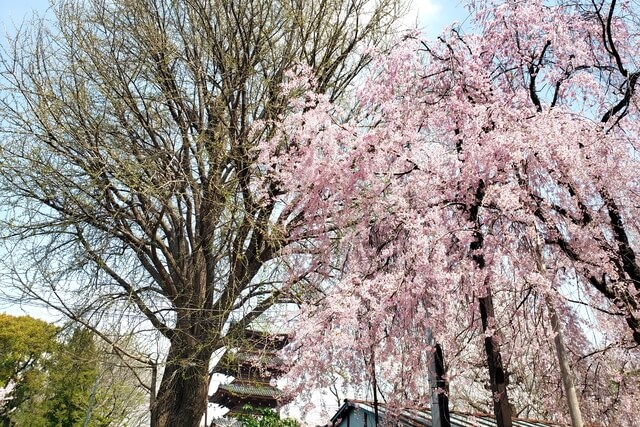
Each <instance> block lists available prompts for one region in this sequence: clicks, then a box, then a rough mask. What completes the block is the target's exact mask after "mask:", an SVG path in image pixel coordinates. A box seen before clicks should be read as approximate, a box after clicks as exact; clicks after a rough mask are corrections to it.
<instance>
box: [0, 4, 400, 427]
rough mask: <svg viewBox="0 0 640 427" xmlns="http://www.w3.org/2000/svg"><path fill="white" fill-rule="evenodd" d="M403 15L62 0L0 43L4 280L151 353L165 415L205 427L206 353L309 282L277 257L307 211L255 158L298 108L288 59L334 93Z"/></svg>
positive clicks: (368, 7) (373, 8)
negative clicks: (276, 124)
mask: <svg viewBox="0 0 640 427" xmlns="http://www.w3.org/2000/svg"><path fill="white" fill-rule="evenodd" d="M401 12H402V10H401V9H400V7H399V5H398V2H397V1H395V0H378V1H375V2H371V1H369V0H349V1H342V0H322V1H317V2H316V1H314V2H309V1H302V0H294V1H275V2H274V1H270V0H269V1H266V0H258V1H256V0H234V1H218V0H116V1H106V0H84V1H81V0H65V1H61V2H57V3H56V5H55V7H54V13H55V18H54V19H53V20H52V22H51V23H49V22H46V21H43V22H36V23H34V25H31V26H25V27H24V28H23V30H22V31H21V32H19V33H18V35H17V36H16V37H15V38H14V40H13V41H11V43H10V47H9V48H8V50H7V51H5V52H4V53H3V55H2V59H1V65H0V68H1V70H0V75H1V76H2V77H0V80H1V83H0V85H1V87H2V92H1V95H0V96H1V101H0V122H1V123H2V126H1V128H2V130H1V132H2V136H3V142H2V164H1V167H0V174H1V179H0V187H1V188H0V192H1V194H2V197H1V203H2V207H3V212H2V214H1V215H0V217H1V218H2V220H1V221H2V229H3V231H2V236H3V238H4V239H5V242H7V251H8V253H9V254H10V255H9V256H8V257H7V258H6V259H5V263H4V264H5V265H4V267H5V271H6V276H7V280H10V281H12V283H13V284H14V286H15V287H16V288H17V289H19V290H20V291H21V292H22V296H23V297H24V298H31V299H37V300H38V301H40V302H41V303H45V304H48V305H50V306H51V307H53V308H56V309H57V310H59V311H60V312H62V313H64V314H65V315H66V316H68V317H69V318H71V319H72V320H74V321H76V322H79V323H80V324H82V325H84V326H85V327H88V328H92V329H93V331H94V332H95V333H96V334H98V335H99V336H100V337H101V338H102V339H103V340H105V341H107V342H109V343H110V345H111V346H112V347H113V348H114V349H116V351H117V352H118V353H119V354H121V355H123V356H125V355H126V356H127V357H129V358H130V360H135V361H136V363H146V364H148V365H149V366H150V367H151V368H152V369H153V372H156V368H157V365H158V363H159V365H160V367H161V369H160V370H161V371H162V372H163V375H162V380H161V382H160V385H159V387H156V385H155V384H154V383H152V384H150V385H148V387H149V389H150V391H151V413H152V424H153V425H154V426H173V425H182V426H196V425H198V424H199V423H200V420H201V418H202V415H203V413H204V411H205V408H206V405H207V389H208V381H209V378H210V372H209V364H210V359H211V357H212V354H213V353H214V352H215V351H216V350H219V349H220V348H222V347H224V346H225V345H226V339H227V337H232V336H233V335H234V334H235V333H236V332H238V331H241V330H243V329H244V328H245V327H246V326H247V325H248V324H250V323H251V322H252V321H254V320H255V319H256V318H258V317H259V316H260V315H262V314H263V313H264V312H265V311H266V310H268V309H269V308H270V307H272V306H273V305H274V304H275V303H277V302H282V301H291V300H293V299H295V298H297V293H298V292H299V290H300V287H299V286H297V287H295V289H294V288H293V287H283V286H281V285H280V283H281V278H282V274H281V273H282V271H283V269H284V268H279V267H278V266H279V265H281V263H282V262H283V260H282V259H281V258H280V255H279V252H278V250H279V249H280V248H281V247H283V246H287V245H289V244H291V242H292V237H291V235H290V234H289V232H288V231H287V229H288V227H290V226H293V225H294V224H293V223H294V222H295V221H294V219H292V218H289V217H287V216H282V215H281V208H280V205H279V204H278V202H277V200H276V198H275V195H276V194H277V193H278V188H277V186H276V185H275V183H269V182H264V181H262V180H258V179H257V177H258V176H260V175H261V173H262V166H261V165H259V164H257V163H256V156H257V151H256V147H257V145H258V144H259V143H260V142H261V141H263V140H264V139H265V138H267V137H269V136H270V135H271V133H272V132H273V126H272V125H271V123H272V122H273V121H274V120H275V119H277V118H278V117H281V116H284V115H286V114H287V113H288V112H289V106H288V102H287V97H288V94H287V93H286V92H285V91H284V90H283V87H284V86H286V82H287V81H288V77H287V73H286V72H287V70H290V69H294V68H296V67H307V68H309V69H311V70H313V72H314V74H315V75H316V78H317V81H318V85H317V90H319V91H321V92H323V93H326V94H327V96H329V97H330V99H332V100H338V99H340V97H341V96H342V95H343V94H344V93H345V92H346V91H347V89H348V88H349V85H350V84H351V82H352V81H353V80H354V78H355V77H356V76H357V75H358V74H359V72H360V71H361V70H362V69H363V68H364V67H365V66H366V64H368V62H369V61H370V57H369V55H368V50H369V49H370V48H371V47H373V46H376V45H380V44H381V43H382V42H383V41H384V40H385V38H386V35H387V34H388V33H389V31H390V30H392V24H393V22H394V20H395V18H396V17H397V16H398V15H399V14H400V13H401ZM257 123H263V124H264V126H260V127H257V126H256V124H257ZM125 327H129V328H130V329H134V330H138V331H149V330H151V331H152V332H155V333H157V335H158V337H157V339H159V340H161V344H160V345H159V346H158V351H156V352H152V353H147V354H132V353H130V352H127V351H125V349H124V348H123V346H122V345H120V343H118V342H117V340H116V339H115V338H114V336H117V334H112V333H111V330H114V329H116V330H117V329H118V328H125ZM162 340H164V341H162ZM165 350H166V351H165ZM152 378H154V377H152ZM156 391H157V395H156Z"/></svg>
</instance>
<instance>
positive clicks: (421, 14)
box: [0, 0, 467, 36]
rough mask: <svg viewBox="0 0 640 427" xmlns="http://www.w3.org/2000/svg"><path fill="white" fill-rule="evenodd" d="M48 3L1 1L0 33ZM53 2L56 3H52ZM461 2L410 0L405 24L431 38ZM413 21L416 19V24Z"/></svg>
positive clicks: (458, 15) (460, 17) (458, 12)
mask: <svg viewBox="0 0 640 427" xmlns="http://www.w3.org/2000/svg"><path fill="white" fill-rule="evenodd" d="M50 1H51V0H0V28H1V29H2V33H5V32H9V33H12V32H13V31H12V30H13V28H14V27H16V26H19V25H20V23H21V22H22V21H23V20H24V19H25V18H27V19H28V18H31V16H32V14H33V13H34V12H36V13H37V14H38V15H43V14H45V13H46V11H47V9H49V4H50ZM54 2H55V0H54ZM461 3H462V1H461V0H413V4H412V11H411V13H408V14H407V15H406V17H405V19H404V21H405V22H406V23H407V24H408V25H413V24H415V23H416V22H418V25H419V27H421V28H424V29H425V30H426V32H427V34H429V35H430V36H434V35H437V34H439V33H440V31H441V30H442V28H444V27H445V26H447V25H448V24H450V23H452V22H453V21H458V22H463V21H464V20H465V18H466V16H467V13H466V11H465V10H464V8H463V7H462V5H461ZM416 17H417V18H418V19H417V20H416Z"/></svg>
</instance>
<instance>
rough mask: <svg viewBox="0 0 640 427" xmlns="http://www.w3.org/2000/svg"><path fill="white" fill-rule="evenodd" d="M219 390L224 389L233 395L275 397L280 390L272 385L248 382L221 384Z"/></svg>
mask: <svg viewBox="0 0 640 427" xmlns="http://www.w3.org/2000/svg"><path fill="white" fill-rule="evenodd" d="M219 390H222V391H226V392H228V393H231V394H233V395H235V396H260V397H273V398H277V397H278V396H279V395H280V391H279V390H278V389H277V388H275V387H272V386H258V385H249V384H236V383H231V384H223V385H221V386H220V387H219Z"/></svg>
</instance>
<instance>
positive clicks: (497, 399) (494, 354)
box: [469, 179, 512, 427]
mask: <svg viewBox="0 0 640 427" xmlns="http://www.w3.org/2000/svg"><path fill="white" fill-rule="evenodd" d="M485 191H486V185H485V182H484V181H483V180H482V179H481V180H480V181H479V182H478V188H477V189H476V200H475V203H474V204H473V205H472V206H471V208H470V210H469V212H470V220H471V221H472V222H473V223H474V224H475V227H476V231H475V239H474V241H473V242H471V244H470V245H469V249H471V253H472V255H471V257H472V259H473V261H474V262H475V264H476V267H477V268H478V269H479V270H483V269H484V268H485V267H486V262H485V258H484V254H483V252H482V251H483V250H484V235H483V234H482V232H481V231H480V221H479V211H480V207H481V206H482V200H483V199H484V195H485ZM485 289H486V292H487V294H486V295H485V296H484V297H481V298H478V302H479V304H480V318H481V319H482V332H484V333H485V338H484V348H485V352H486V354H487V367H488V368H489V380H490V382H491V393H492V398H493V412H494V415H495V417H496V423H497V426H498V427H511V425H512V422H511V405H510V404H509V395H508V394H507V375H506V373H505V370H504V367H503V366H502V356H501V355H500V343H499V342H498V341H497V340H496V337H495V336H494V333H491V334H487V331H488V330H489V329H490V328H492V327H493V328H495V313H494V310H493V297H492V296H491V282H486V283H485ZM487 335H489V336H487Z"/></svg>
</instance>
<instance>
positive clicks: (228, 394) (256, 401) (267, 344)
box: [209, 329, 288, 417]
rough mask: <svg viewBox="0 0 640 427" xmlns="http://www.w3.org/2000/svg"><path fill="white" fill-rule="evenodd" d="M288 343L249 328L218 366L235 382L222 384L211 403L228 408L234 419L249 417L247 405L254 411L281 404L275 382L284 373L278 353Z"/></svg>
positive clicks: (280, 336)
mask: <svg viewBox="0 0 640 427" xmlns="http://www.w3.org/2000/svg"><path fill="white" fill-rule="evenodd" d="M287 343H288V337H287V335H286V334H267V333H265V332H260V331H255V330H251V329H246V330H245V331H244V333H243V335H242V336H241V337H239V339H238V342H237V344H236V345H233V346H231V348H229V349H228V350H227V351H226V352H225V354H224V356H222V359H220V362H218V365H217V366H216V373H219V374H224V375H226V376H229V377H233V378H234V379H233V381H232V382H231V383H229V384H221V385H220V386H219V387H218V390H216V392H215V393H214V394H213V396H211V397H210V399H209V401H210V402H212V403H216V404H218V405H221V406H224V407H226V408H228V409H229V413H228V414H227V416H232V417H233V416H237V415H240V414H246V413H247V410H245V409H243V408H244V407H245V406H246V405H249V406H251V408H253V409H261V408H276V407H278V406H280V405H282V404H283V403H284V402H283V401H282V396H281V392H280V391H279V390H278V389H277V388H276V387H275V386H273V385H272V381H273V380H275V379H277V378H278V377H279V376H280V375H282V374H283V373H284V372H285V369H284V364H283V361H282V359H280V358H278V357H277V352H278V350H281V349H282V348H283V347H284V346H285V345H286V344H287ZM249 412H251V411H249Z"/></svg>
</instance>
